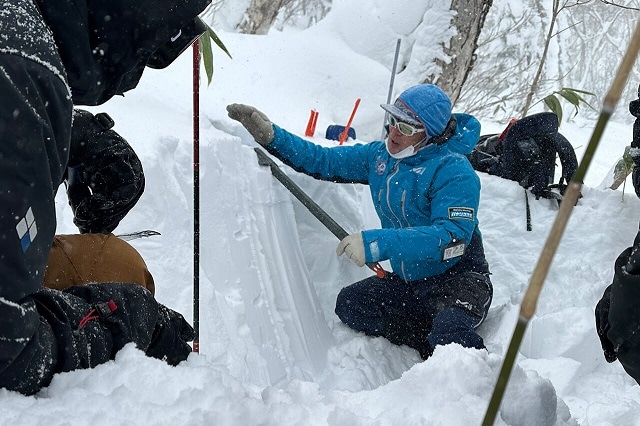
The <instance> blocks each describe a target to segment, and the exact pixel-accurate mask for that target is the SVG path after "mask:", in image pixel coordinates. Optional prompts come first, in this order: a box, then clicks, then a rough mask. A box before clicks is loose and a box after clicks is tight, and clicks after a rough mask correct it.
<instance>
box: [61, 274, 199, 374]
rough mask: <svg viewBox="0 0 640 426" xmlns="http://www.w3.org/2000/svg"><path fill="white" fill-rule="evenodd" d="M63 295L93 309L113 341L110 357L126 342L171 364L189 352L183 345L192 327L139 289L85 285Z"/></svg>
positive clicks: (73, 288) (126, 286)
mask: <svg viewBox="0 0 640 426" xmlns="http://www.w3.org/2000/svg"><path fill="white" fill-rule="evenodd" d="M65 292H67V293H70V294H73V295H75V296H77V297H80V298H82V299H83V300H85V301H86V302H87V303H89V304H90V305H92V306H94V307H96V308H97V309H96V310H97V311H98V312H97V316H98V318H96V319H97V321H98V322H99V323H101V324H102V325H104V326H106V327H107V328H108V330H109V331H110V334H111V338H112V341H113V347H112V352H111V355H110V357H111V358H113V357H114V356H115V354H116V352H118V351H119V350H120V349H122V347H123V346H124V345H126V344H127V343H129V342H134V343H135V344H136V346H137V347H138V348H139V349H140V350H142V351H144V352H145V353H146V354H147V355H148V356H151V357H154V358H158V359H162V360H165V361H166V362H167V363H168V364H171V365H176V364H178V363H179V362H180V361H183V360H185V359H186V358H187V356H188V355H189V353H191V347H190V346H189V344H188V343H187V342H189V341H192V340H193V339H194V337H195V334H194V330H193V328H192V327H191V326H190V325H189V324H188V323H187V321H185V319H184V318H183V317H182V315H180V314H179V313H177V312H175V311H173V310H171V309H169V308H167V307H166V306H164V305H162V304H160V303H158V302H157V301H156V300H155V299H154V298H153V296H152V295H151V293H150V292H149V291H148V290H146V289H144V288H143V287H141V286H138V285H134V284H118V283H106V284H88V285H83V286H76V287H69V288H68V289H66V290H65ZM110 300H112V301H113V303H114V305H113V306H114V308H115V310H113V311H112V312H110V310H109V309H106V307H105V306H108V305H106V303H107V302H109V301H110ZM112 309H113V308H112ZM105 311H106V314H104V312H105Z"/></svg>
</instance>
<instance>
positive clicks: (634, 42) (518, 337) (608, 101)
mask: <svg viewBox="0 0 640 426" xmlns="http://www.w3.org/2000/svg"><path fill="white" fill-rule="evenodd" d="M639 50H640V20H638V23H637V24H636V29H635V32H634V33H633V35H632V37H631V40H630V41H629V46H628V47H627V51H626V53H625V55H624V57H623V58H622V62H621V64H620V67H619V68H618V71H617V73H616V75H615V77H614V79H613V82H612V83H611V87H610V88H609V92H608V93H607V95H606V96H605V98H604V102H603V105H602V109H601V110H600V115H599V117H598V121H597V122H596V126H595V128H594V129H593V134H592V135H591V139H590V140H589V144H588V145H587V148H586V151H585V153H584V156H583V157H582V160H581V161H580V165H579V166H578V170H576V172H575V173H574V174H573V178H572V179H571V182H569V186H568V187H567V192H566V193H565V197H564V201H563V202H562V203H561V204H560V210H559V211H558V214H557V215H556V218H555V220H554V222H553V226H552V227H551V231H550V232H549V236H548V237H547V240H546V241H545V245H544V247H543V248H542V252H541V253H540V258H539V259H538V263H537V264H536V267H535V269H534V270H533V273H532V274H531V280H530V282H529V286H528V287H527V291H526V292H525V295H524V298H523V300H522V303H521V304H520V315H519V317H518V322H517V324H516V327H515V330H514V332H513V335H512V337H511V342H509V347H508V348H507V353H506V355H505V358H504V361H503V363H502V368H501V369H500V374H499V375H498V380H497V383H496V386H495V388H494V390H493V394H492V395H491V400H490V401H489V406H488V408H487V412H486V414H485V417H484V420H483V422H482V425H483V426H490V425H493V422H494V421H495V418H496V416H497V414H498V410H499V409H500V403H501V402H502V397H503V395H504V391H505V389H506V387H507V384H508V382H509V376H510V375H511V370H512V368H513V364H514V362H515V359H516V356H517V355H518V350H519V348H520V343H522V338H523V336H524V332H525V330H526V328H527V325H528V324H529V320H530V319H531V317H532V316H533V314H534V313H535V310H536V305H537V303H538V297H539V296H540V292H541V291H542V286H543V284H544V280H545V278H546V276H547V272H548V271H549V266H550V265H551V261H552V260H553V256H554V254H555V252H556V249H557V248H558V245H559V244H560V240H561V239H562V234H563V232H564V229H565V227H566V225H567V222H568V221H569V216H570V215H571V212H572V211H573V207H574V206H575V204H576V202H577V201H578V197H579V195H580V190H581V189H582V181H583V179H584V176H585V175H586V174H587V170H588V169H589V165H590V164H591V160H592V159H593V155H594V154H595V151H596V148H597V147H598V144H599V143H600V139H602V134H603V133H604V128H605V126H606V125H607V122H608V121H609V118H611V114H613V111H614V109H615V107H616V104H617V103H618V101H619V100H620V95H621V93H622V89H624V86H625V84H626V82H627V78H628V77H629V72H630V71H631V68H632V67H633V65H634V63H635V61H636V57H637V56H638V51H639Z"/></svg>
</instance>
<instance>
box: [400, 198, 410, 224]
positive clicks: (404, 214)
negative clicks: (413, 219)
mask: <svg viewBox="0 0 640 426" xmlns="http://www.w3.org/2000/svg"><path fill="white" fill-rule="evenodd" d="M405 201H407V190H406V189H405V190H404V191H402V198H400V210H401V211H402V217H403V219H404V221H405V222H407V228H410V227H411V224H410V223H409V219H408V218H407V211H406V210H405V205H406V203H405Z"/></svg>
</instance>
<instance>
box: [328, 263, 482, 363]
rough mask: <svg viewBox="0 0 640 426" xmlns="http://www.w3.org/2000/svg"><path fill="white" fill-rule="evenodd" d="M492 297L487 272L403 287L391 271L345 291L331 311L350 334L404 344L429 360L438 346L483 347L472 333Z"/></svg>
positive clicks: (435, 279)
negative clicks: (384, 276) (361, 333)
mask: <svg viewBox="0 0 640 426" xmlns="http://www.w3.org/2000/svg"><path fill="white" fill-rule="evenodd" d="M492 295H493V287H492V285H491V281H490V280H489V277H488V275H487V274H479V273H476V272H461V273H458V274H455V275H453V276H445V275H442V276H435V277H430V278H427V279H424V280H419V281H412V282H409V283H407V282H405V281H404V280H402V279H401V278H400V277H399V276H398V275H396V274H393V273H390V274H387V277H386V278H378V277H377V276H372V277H369V278H367V279H364V280H362V281H359V282H357V283H354V284H352V285H350V286H347V287H345V288H343V289H342V290H341V291H340V293H339V294H338V298H337V301H336V310H335V311H336V314H337V315H338V317H339V318H340V320H341V321H342V322H344V323H345V324H347V325H348V326H349V327H351V328H353V329H354V330H357V331H361V332H363V333H365V334H367V335H369V336H382V337H385V338H387V339H388V340H389V341H390V342H392V343H394V344H396V345H407V346H409V347H412V348H414V349H417V350H418V351H419V352H420V354H421V355H422V357H423V358H427V357H428V356H430V355H431V353H432V352H433V348H434V347H435V346H436V345H446V344H448V343H459V344H460V345H462V346H465V347H471V348H478V349H480V348H484V342H483V340H482V337H481V336H479V335H478V334H477V333H476V331H475V329H476V328H477V327H478V326H479V325H480V324H481V323H482V321H483V320H484V318H485V317H486V314H487V312H488V310H489V306H490V304H491V298H492Z"/></svg>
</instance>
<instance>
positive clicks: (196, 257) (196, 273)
mask: <svg viewBox="0 0 640 426" xmlns="http://www.w3.org/2000/svg"><path fill="white" fill-rule="evenodd" d="M205 37H206V34H205ZM193 330H194V332H195V337H194V339H193V352H196V353H198V352H200V47H199V43H198V40H196V41H195V42H194V43H193Z"/></svg>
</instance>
